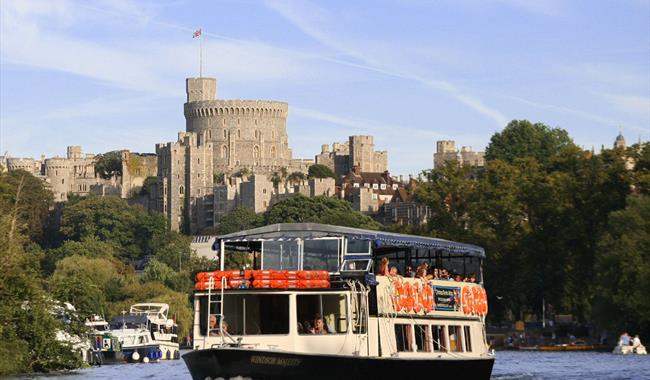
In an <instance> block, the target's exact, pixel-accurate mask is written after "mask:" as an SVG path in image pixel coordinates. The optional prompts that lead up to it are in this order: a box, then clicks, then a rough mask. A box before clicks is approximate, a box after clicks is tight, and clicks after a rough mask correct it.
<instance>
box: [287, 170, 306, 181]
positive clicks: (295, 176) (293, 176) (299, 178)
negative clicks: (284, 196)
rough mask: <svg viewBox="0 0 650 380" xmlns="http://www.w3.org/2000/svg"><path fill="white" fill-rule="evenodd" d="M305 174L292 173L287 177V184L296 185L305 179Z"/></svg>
mask: <svg viewBox="0 0 650 380" xmlns="http://www.w3.org/2000/svg"><path fill="white" fill-rule="evenodd" d="M306 178H307V176H305V173H303V172H293V173H291V174H289V175H288V176H287V182H291V183H296V182H300V181H302V180H304V179H306Z"/></svg>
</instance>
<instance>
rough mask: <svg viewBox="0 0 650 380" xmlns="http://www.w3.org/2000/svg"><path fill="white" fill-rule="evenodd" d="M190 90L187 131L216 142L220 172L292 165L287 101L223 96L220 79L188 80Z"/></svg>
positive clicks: (263, 170)
mask: <svg viewBox="0 0 650 380" xmlns="http://www.w3.org/2000/svg"><path fill="white" fill-rule="evenodd" d="M186 92H187V103H185V106H184V113H185V120H186V131H187V132H194V133H196V134H197V137H198V138H199V139H201V138H205V139H206V140H207V141H209V142H210V143H211V144H212V147H213V148H212V149H213V154H212V159H213V170H214V172H215V173H218V172H223V173H230V172H234V171H237V170H239V169H243V168H248V169H250V170H252V171H253V172H255V173H271V172H273V171H275V170H278V169H279V168H282V167H288V166H290V165H291V149H289V141H288V135H287V112H288V105H287V103H284V102H276V101H266V100H222V99H217V98H216V96H217V81H216V79H214V78H188V79H187V80H186ZM197 143H198V145H203V144H204V143H205V141H197Z"/></svg>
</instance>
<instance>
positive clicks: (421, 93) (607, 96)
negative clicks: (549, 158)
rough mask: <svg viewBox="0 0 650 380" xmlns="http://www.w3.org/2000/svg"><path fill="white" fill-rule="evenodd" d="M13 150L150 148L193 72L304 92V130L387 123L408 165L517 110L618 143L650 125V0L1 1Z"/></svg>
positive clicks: (3, 72) (398, 156)
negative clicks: (196, 35) (196, 33)
mask: <svg viewBox="0 0 650 380" xmlns="http://www.w3.org/2000/svg"><path fill="white" fill-rule="evenodd" d="M0 12H1V14H0V17H1V19H0V21H1V22H0V154H3V153H4V152H5V151H8V152H9V154H10V155H12V156H28V157H29V156H31V157H39V156H40V155H41V154H45V155H46V156H53V155H57V154H59V155H64V154H65V147H66V146H67V145H82V146H83V148H84V151H88V152H95V153H100V152H105V151H108V150H113V149H130V150H132V151H139V152H152V151H154V147H155V144H156V143H159V142H167V141H174V140H175V139H176V134H177V132H178V131H181V130H184V127H185V122H184V118H183V102H184V101H185V94H184V91H185V88H184V79H185V78H186V77H188V76H196V75H197V74H198V66H199V64H198V55H199V50H198V49H199V46H198V42H197V40H196V39H192V31H193V30H195V29H197V28H199V27H201V28H202V30H203V32H204V34H203V37H202V38H203V40H202V42H203V56H204V63H203V72H204V75H205V76H212V77H216V78H217V80H218V83H219V89H218V96H219V98H225V99H229V98H234V99H272V100H281V101H286V102H288V103H289V119H288V123H287V124H288V129H289V144H290V146H291V148H292V149H293V152H294V157H296V158H313V156H314V154H316V153H318V152H319V151H320V146H321V144H325V143H332V142H334V141H346V140H347V137H348V136H349V135H352V134H371V135H374V136H375V143H376V147H377V148H378V149H380V150H388V151H389V165H390V169H391V172H392V173H394V174H408V173H413V174H416V173H418V172H420V171H421V170H423V169H427V168H430V167H431V166H432V154H433V152H434V150H435V141H436V140H440V139H454V140H456V141H457V144H458V145H459V146H461V145H467V146H472V147H473V148H474V149H476V150H483V149H484V147H485V146H486V145H487V143H488V142H489V139H490V136H491V135H492V134H493V133H495V132H497V131H499V130H501V129H502V128H503V127H504V126H505V125H506V123H507V122H508V121H509V120H512V119H524V118H525V119H529V120H532V121H536V122H543V123H546V124H547V125H550V126H559V127H562V128H564V129H566V130H568V131H569V133H570V135H571V136H572V137H573V138H574V140H575V141H576V143H578V144H579V145H582V146H584V147H585V148H591V147H592V146H595V147H596V148H597V149H598V148H599V147H600V146H601V145H603V144H604V145H606V146H610V145H611V144H612V142H613V140H614V138H615V136H616V135H617V134H618V132H619V129H620V130H621V131H622V132H623V134H624V136H625V137H626V138H627V140H628V141H633V142H634V141H637V140H638V139H639V138H642V139H643V140H648V138H649V135H650V0H621V1H605V0H600V1H598V0H589V1H560V0H538V1H535V0H453V1H452V0H449V1H447V0H439V1H420V0H375V1H321V2H316V1H311V2H310V1H290V2H284V1H245V0H240V1H235V0H232V1H231V0H221V1H173V0H170V1H155V2H153V1H151V2H149V1H129V0H121V1H117V0H97V1H64V0H49V1H32V0H3V1H0Z"/></svg>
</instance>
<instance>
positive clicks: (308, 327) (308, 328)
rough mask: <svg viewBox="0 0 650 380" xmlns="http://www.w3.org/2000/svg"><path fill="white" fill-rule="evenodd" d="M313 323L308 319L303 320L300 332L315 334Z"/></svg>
mask: <svg viewBox="0 0 650 380" xmlns="http://www.w3.org/2000/svg"><path fill="white" fill-rule="evenodd" d="M315 333H316V331H315V330H314V325H313V324H312V323H311V322H309V321H304V322H303V323H302V332H301V334H315Z"/></svg>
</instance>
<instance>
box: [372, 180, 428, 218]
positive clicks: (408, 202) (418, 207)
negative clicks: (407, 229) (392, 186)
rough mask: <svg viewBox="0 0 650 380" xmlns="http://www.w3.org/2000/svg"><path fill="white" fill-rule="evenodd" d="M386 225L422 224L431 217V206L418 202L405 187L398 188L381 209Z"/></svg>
mask: <svg viewBox="0 0 650 380" xmlns="http://www.w3.org/2000/svg"><path fill="white" fill-rule="evenodd" d="M381 214H382V223H383V224H384V225H390V224H397V225H414V226H421V225H423V224H425V223H427V222H428V221H429V219H430V218H431V209H430V208H429V206H427V205H424V204H422V203H419V202H417V201H416V200H415V199H414V197H413V195H412V194H411V193H409V192H407V191H406V189H405V188H402V187H400V188H398V189H397V190H395V194H394V195H393V198H392V199H391V201H390V202H388V203H385V204H384V207H383V208H382V210H381Z"/></svg>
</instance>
